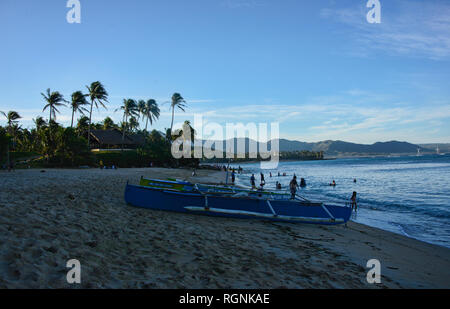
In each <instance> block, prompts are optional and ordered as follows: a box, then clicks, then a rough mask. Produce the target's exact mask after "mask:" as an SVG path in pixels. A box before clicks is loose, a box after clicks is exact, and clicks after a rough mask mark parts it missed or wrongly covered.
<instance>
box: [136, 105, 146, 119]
mask: <svg viewBox="0 0 450 309" xmlns="http://www.w3.org/2000/svg"><path fill="white" fill-rule="evenodd" d="M145 108H146V104H145V101H144V100H139V101H138V102H137V110H138V113H139V114H138V119H137V120H138V121H139V120H141V116H142V119H144V117H145Z"/></svg>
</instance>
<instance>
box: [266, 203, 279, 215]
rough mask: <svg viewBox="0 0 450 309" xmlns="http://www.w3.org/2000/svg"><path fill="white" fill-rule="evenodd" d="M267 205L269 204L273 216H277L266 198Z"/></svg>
mask: <svg viewBox="0 0 450 309" xmlns="http://www.w3.org/2000/svg"><path fill="white" fill-rule="evenodd" d="M267 205H269V208H270V211H271V212H272V213H273V216H274V217H278V215H277V213H276V212H275V210H273V207H272V204H270V201H269V200H267Z"/></svg>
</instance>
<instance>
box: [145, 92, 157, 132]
mask: <svg viewBox="0 0 450 309" xmlns="http://www.w3.org/2000/svg"><path fill="white" fill-rule="evenodd" d="M144 112H145V117H147V121H146V122H145V131H147V125H148V122H149V121H150V125H153V121H155V120H157V119H159V114H160V109H159V107H158V103H156V101H155V100H153V99H150V100H148V101H147V103H145V110H144Z"/></svg>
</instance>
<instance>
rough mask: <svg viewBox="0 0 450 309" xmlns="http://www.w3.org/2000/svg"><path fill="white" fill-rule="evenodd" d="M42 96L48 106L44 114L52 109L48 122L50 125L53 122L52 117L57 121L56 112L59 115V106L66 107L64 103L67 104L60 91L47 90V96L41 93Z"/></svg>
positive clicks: (45, 107)
mask: <svg viewBox="0 0 450 309" xmlns="http://www.w3.org/2000/svg"><path fill="white" fill-rule="evenodd" d="M41 95H42V96H43V97H44V99H45V101H46V102H47V104H46V105H45V106H44V109H43V110H42V111H43V112H44V111H45V110H46V109H47V108H48V109H50V117H49V120H48V123H51V122H52V116H53V120H56V112H58V113H59V110H58V107H59V106H66V105H65V104H64V103H65V102H67V101H66V100H64V96H63V95H62V94H60V93H59V92H58V91H54V92H51V91H50V88H49V89H47V94H43V93H42V92H41Z"/></svg>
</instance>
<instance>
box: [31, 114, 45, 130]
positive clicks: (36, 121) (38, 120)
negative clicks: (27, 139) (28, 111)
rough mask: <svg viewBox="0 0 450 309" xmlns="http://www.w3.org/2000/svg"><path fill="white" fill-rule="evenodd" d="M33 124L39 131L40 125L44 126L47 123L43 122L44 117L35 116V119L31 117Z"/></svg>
mask: <svg viewBox="0 0 450 309" xmlns="http://www.w3.org/2000/svg"><path fill="white" fill-rule="evenodd" d="M33 122H34V125H35V126H36V130H37V131H39V130H40V129H41V128H42V127H44V126H45V125H46V124H47V123H46V122H45V120H44V118H42V117H41V116H38V117H36V119H33Z"/></svg>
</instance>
